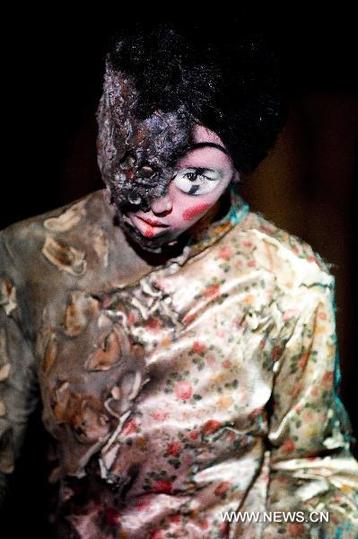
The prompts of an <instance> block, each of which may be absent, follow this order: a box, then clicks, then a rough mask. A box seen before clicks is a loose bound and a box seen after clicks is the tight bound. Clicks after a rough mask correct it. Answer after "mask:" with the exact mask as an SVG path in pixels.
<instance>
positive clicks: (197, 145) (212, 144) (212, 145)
mask: <svg viewBox="0 0 358 539" xmlns="http://www.w3.org/2000/svg"><path fill="white" fill-rule="evenodd" d="M205 147H209V148H216V149H217V150H220V151H221V152H223V153H224V154H225V155H229V152H228V151H227V149H226V148H224V146H221V144H216V143H215V142H196V143H195V144H192V145H191V146H190V148H189V151H190V150H196V149H197V148H205Z"/></svg>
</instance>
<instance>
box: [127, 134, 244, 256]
mask: <svg viewBox="0 0 358 539" xmlns="http://www.w3.org/2000/svg"><path fill="white" fill-rule="evenodd" d="M172 174H173V175H172V178H171V180H170V182H169V185H168V189H167V192H166V194H165V195H164V196H161V197H158V198H154V199H153V200H152V201H151V203H150V208H149V209H147V210H146V211H143V210H138V211H128V212H127V213H125V214H124V217H123V218H124V221H125V223H126V226H127V227H129V228H130V229H131V232H132V235H133V234H134V235H135V238H136V240H137V241H138V243H140V245H141V246H142V247H143V248H148V249H149V250H155V248H160V247H161V246H162V245H164V244H170V243H172V242H174V241H175V240H176V238H178V237H179V236H180V235H181V234H182V233H183V232H185V231H186V230H188V229H189V228H190V227H192V226H193V225H194V224H195V223H197V222H198V221H199V220H200V219H201V218H203V217H204V216H205V215H206V214H207V213H208V212H209V210H210V209H211V208H213V207H214V206H215V204H216V203H217V202H218V200H219V199H220V197H221V195H222V194H223V193H224V191H225V190H226V189H227V187H228V185H229V183H230V182H231V180H233V179H234V177H237V175H238V173H237V171H236V170H235V168H234V165H233V162H232V160H231V158H230V156H229V155H228V153H227V151H226V148H225V146H224V144H223V142H222V141H221V139H220V138H219V136H218V135H216V134H215V133H214V132H212V131H210V130H209V129H206V128H205V127H203V126H199V125H196V126H195V127H194V129H193V134H192V144H191V148H190V149H189V150H188V151H187V152H186V153H185V154H184V155H183V156H182V157H181V158H179V159H178V160H177V162H176V164H175V166H174V169H173V173H172Z"/></svg>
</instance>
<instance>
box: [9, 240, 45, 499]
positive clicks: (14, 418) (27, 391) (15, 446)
mask: <svg viewBox="0 0 358 539" xmlns="http://www.w3.org/2000/svg"><path fill="white" fill-rule="evenodd" d="M20 295H21V283H20V282H18V276H17V273H16V271H15V268H14V267H13V265H12V263H11V260H10V257H9V254H8V252H7V250H6V247H5V245H4V242H3V241H2V237H1V234H0V506H1V504H2V502H3V500H4V498H5V493H6V486H7V483H8V477H9V474H11V473H12V472H13V470H14V464H15V460H16V458H17V457H18V456H19V453H20V449H21V445H22V442H23V438H24V434H25V428H26V422H27V418H28V416H29V414H30V413H31V412H32V411H33V410H34V408H35V405H36V401H37V398H36V395H35V391H34V387H35V383H34V382H35V368H34V357H33V354H32V351H31V346H30V344H29V342H28V340H27V339H26V338H25V336H24V334H23V330H22V320H21V312H20V311H21V310H20V307H19V296H20Z"/></svg>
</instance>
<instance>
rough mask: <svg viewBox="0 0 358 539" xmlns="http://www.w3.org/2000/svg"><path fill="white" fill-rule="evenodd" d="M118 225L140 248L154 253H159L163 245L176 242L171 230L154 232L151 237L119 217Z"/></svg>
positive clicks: (166, 245) (167, 245)
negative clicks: (147, 236)
mask: <svg viewBox="0 0 358 539" xmlns="http://www.w3.org/2000/svg"><path fill="white" fill-rule="evenodd" d="M120 225H121V228H122V229H123V231H124V232H125V234H126V236H127V237H128V238H129V239H130V240H131V241H132V242H134V243H135V244H136V245H137V246H139V247H140V248H141V249H143V250H145V251H149V252H152V253H153V252H154V253H161V252H162V250H163V249H165V247H169V244H170V243H172V242H176V238H175V237H174V235H173V232H172V231H170V232H166V231H165V232H163V233H159V234H156V235H155V236H153V237H151V238H146V237H145V236H143V235H142V234H141V233H140V232H139V230H137V229H136V228H135V227H134V226H133V225H131V224H129V223H128V222H127V221H125V220H123V218H121V217H120Z"/></svg>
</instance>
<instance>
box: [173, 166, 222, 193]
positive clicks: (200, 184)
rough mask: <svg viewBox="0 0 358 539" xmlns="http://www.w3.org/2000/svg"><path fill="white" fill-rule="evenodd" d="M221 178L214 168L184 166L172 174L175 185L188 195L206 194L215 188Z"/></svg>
mask: <svg viewBox="0 0 358 539" xmlns="http://www.w3.org/2000/svg"><path fill="white" fill-rule="evenodd" d="M220 179H221V176H220V173H219V172H218V171H216V170H211V169H205V168H195V169H192V168H185V169H183V170H179V172H177V173H176V175H175V176H174V179H173V181H174V184H175V186H176V187H177V188H178V189H180V191H183V193H186V194H188V195H194V196H197V195H206V194H207V193H210V192H211V191H213V190H214V189H215V187H216V186H217V185H218V183H219V181H220Z"/></svg>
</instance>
